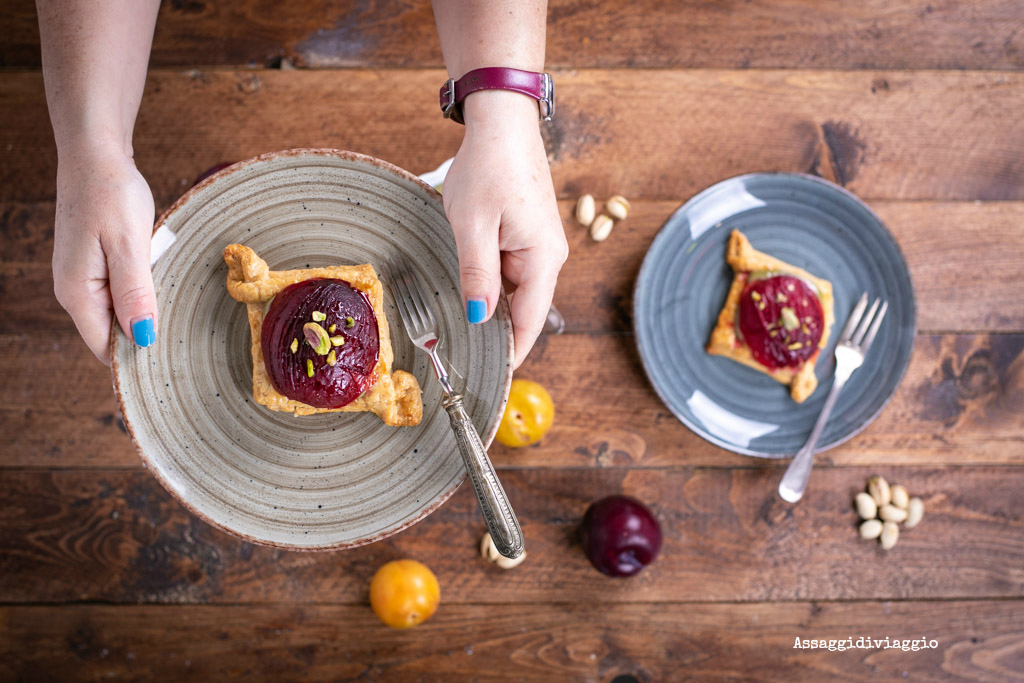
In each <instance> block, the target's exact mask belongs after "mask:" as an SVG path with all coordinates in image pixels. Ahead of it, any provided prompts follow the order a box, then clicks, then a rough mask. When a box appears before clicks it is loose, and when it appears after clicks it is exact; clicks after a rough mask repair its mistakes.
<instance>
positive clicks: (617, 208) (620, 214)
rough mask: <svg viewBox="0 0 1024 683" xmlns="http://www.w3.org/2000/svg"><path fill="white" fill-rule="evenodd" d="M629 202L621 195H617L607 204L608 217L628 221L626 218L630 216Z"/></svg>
mask: <svg viewBox="0 0 1024 683" xmlns="http://www.w3.org/2000/svg"><path fill="white" fill-rule="evenodd" d="M629 209H630V206H629V200H627V199H626V198H625V197H623V196H622V195H621V194H617V195H615V196H614V197H612V198H611V199H609V200H608V201H607V202H605V205H604V210H605V211H607V212H608V215H609V216H611V217H612V218H615V219H617V220H620V221H623V220H626V216H628V215H629Z"/></svg>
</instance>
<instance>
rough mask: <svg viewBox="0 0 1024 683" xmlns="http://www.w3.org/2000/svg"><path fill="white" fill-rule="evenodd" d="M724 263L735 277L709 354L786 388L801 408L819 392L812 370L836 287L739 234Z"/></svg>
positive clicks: (824, 342) (823, 343)
mask: <svg viewBox="0 0 1024 683" xmlns="http://www.w3.org/2000/svg"><path fill="white" fill-rule="evenodd" d="M725 260H726V262H728V264H729V265H730V266H732V269H733V271H734V273H735V275H734V276H733V280H732V286H731V287H730V288H729V295H728V296H727V297H726V299H725V306H723V307H722V312H721V313H719V314H718V322H717V324H716V325H715V329H713V330H712V331H711V340H710V341H709V342H708V345H707V352H708V353H710V354H713V355H716V356H725V357H726V358H731V359H732V360H734V361H736V362H738V363H743V364H744V365H747V366H749V367H751V368H754V369H755V370H759V371H761V372H763V373H765V374H766V375H768V376H769V377H772V378H774V379H776V380H778V381H779V382H781V383H783V384H788V385H789V391H790V396H792V397H793V400H794V401H796V402H797V403H802V402H803V401H804V400H806V399H807V397H808V396H810V395H811V394H812V393H814V390H815V388H817V386H818V378H817V377H815V375H814V364H815V362H816V361H817V360H818V354H820V353H821V350H822V349H824V348H825V346H826V345H827V344H828V335H829V331H830V330H831V328H832V323H833V322H834V316H833V311H832V309H833V302H832V283H831V282H829V281H828V280H823V279H821V278H819V277H815V276H814V275H811V274H810V273H808V272H807V271H806V270H802V269H800V268H797V267H796V266H792V265H790V264H788V263H786V262H785V261H781V260H779V259H777V258H775V257H773V256H769V255H768V254H765V253H762V252H760V251H757V250H756V249H754V248H753V247H752V246H751V245H750V242H749V241H748V240H747V238H746V237H745V236H744V235H743V234H742V233H741V232H739V231H738V230H733V231H732V234H731V235H730V236H729V245H728V247H727V248H726V256H725Z"/></svg>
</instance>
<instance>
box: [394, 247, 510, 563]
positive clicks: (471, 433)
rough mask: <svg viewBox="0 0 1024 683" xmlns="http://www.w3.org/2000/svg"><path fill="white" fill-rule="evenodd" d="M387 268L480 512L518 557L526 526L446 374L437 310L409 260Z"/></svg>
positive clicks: (500, 543)
mask: <svg viewBox="0 0 1024 683" xmlns="http://www.w3.org/2000/svg"><path fill="white" fill-rule="evenodd" d="M388 271H389V272H388V275H389V276H390V280H391V284H392V286H393V287H394V293H395V302H396V303H397V304H398V311H399V313H400V314H401V315H402V322H403V323H404V324H405V331H406V332H407V333H408V334H409V338H410V339H411V340H412V343H413V344H414V345H415V346H416V348H418V349H420V350H422V351H425V352H426V353H427V355H428V356H429V357H430V362H431V363H432V364H433V366H434V374H435V375H437V379H438V381H439V382H440V383H441V389H442V390H443V391H444V399H443V400H442V401H441V405H443V406H444V409H445V410H447V411H448V418H449V419H450V420H451V423H452V431H453V432H455V440H456V441H457V442H458V444H459V453H461V454H462V460H463V462H465V463H466V472H467V473H468V474H469V480H470V481H471V482H472V483H473V490H474V491H476V498H477V500H478V501H479V502H480V511H481V512H482V513H483V515H484V521H485V522H486V523H487V531H488V532H490V534H491V539H492V540H493V541H494V547H495V548H497V549H498V552H499V553H501V554H502V555H504V556H505V557H508V558H516V557H519V556H520V555H522V554H523V548H524V544H523V530H522V529H521V528H520V527H519V520H517V519H516V515H515V513H514V512H513V511H512V506H511V505H510V504H509V502H508V496H506V495H505V490H504V489H503V488H502V487H501V482H499V481H498V475H497V474H496V473H495V471H494V465H492V464H491V460H490V458H488V457H487V449H485V448H484V444H483V441H481V440H480V435H479V434H477V433H476V428H475V427H473V423H472V421H470V419H469V414H468V413H466V409H465V407H464V406H463V404H462V395H461V394H458V393H457V392H456V391H455V389H453V388H452V385H451V382H450V381H449V379H448V372H447V371H446V370H445V369H444V365H442V363H441V359H440V358H439V357H438V355H437V345H438V342H440V337H439V330H438V327H437V321H436V320H435V318H434V312H433V310H432V309H431V308H430V305H429V304H428V303H427V302H426V300H425V299H424V298H423V294H422V291H421V290H422V288H421V287H420V286H419V283H418V282H417V280H416V276H415V275H414V274H413V272H412V270H410V269H409V267H408V265H407V264H405V263H403V262H393V263H392V264H391V265H390V267H389V268H388Z"/></svg>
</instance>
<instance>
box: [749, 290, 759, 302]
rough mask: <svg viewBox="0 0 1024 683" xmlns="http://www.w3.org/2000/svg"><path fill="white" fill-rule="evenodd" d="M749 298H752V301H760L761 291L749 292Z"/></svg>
mask: <svg viewBox="0 0 1024 683" xmlns="http://www.w3.org/2000/svg"><path fill="white" fill-rule="evenodd" d="M750 298H751V299H753V300H754V301H760V300H761V293H760V292H751V293H750Z"/></svg>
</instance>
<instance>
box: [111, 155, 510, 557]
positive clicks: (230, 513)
mask: <svg viewBox="0 0 1024 683" xmlns="http://www.w3.org/2000/svg"><path fill="white" fill-rule="evenodd" d="M232 242H239V243H242V244H245V245H247V246H249V247H252V248H253V249H254V250H255V251H256V252H257V253H258V254H259V255H260V256H261V257H262V258H263V259H264V260H266V261H267V263H268V265H269V266H270V267H271V268H272V269H275V270H284V269H290V268H307V267H318V266H328V265H334V264H359V263H370V264H373V265H375V266H377V268H378V272H379V271H381V270H382V264H384V263H385V262H387V261H388V260H390V259H393V258H394V257H396V256H398V255H402V256H404V257H405V258H406V259H407V260H408V261H409V262H410V263H411V264H412V267H413V269H414V270H415V271H416V274H417V275H418V276H419V278H420V279H421V281H423V282H424V283H426V284H427V286H428V288H429V290H430V297H431V300H432V301H433V302H434V303H435V312H436V313H437V317H438V321H439V324H440V327H441V330H442V338H443V340H444V341H443V351H444V353H445V355H446V356H447V357H448V360H449V365H450V368H451V369H452V371H453V379H454V380H455V382H456V388H464V394H465V398H466V409H467V410H468V411H469V414H470V416H471V417H472V419H473V423H474V424H475V425H476V427H477V429H478V430H479V432H480V434H481V436H482V437H483V440H484V442H485V443H490V441H491V439H492V438H493V437H494V433H495V432H496V431H497V426H498V422H499V420H500V418H501V414H502V411H503V410H504V405H505V400H506V398H507V396H508V390H509V383H510V382H511V377H512V373H511V358H512V331H511V324H510V322H509V316H508V310H507V303H506V302H505V300H504V297H502V301H501V304H500V305H499V309H498V311H497V314H496V315H495V317H494V318H493V319H492V320H490V321H488V322H487V323H485V324H483V325H474V326H470V325H468V324H467V323H466V319H465V315H464V313H463V311H462V298H461V295H460V293H459V276H458V259H457V254H456V248H455V241H454V238H453V236H452V232H451V227H450V226H449V224H448V221H447V219H446V218H445V213H444V209H443V207H442V205H441V198H440V195H438V194H437V192H435V191H434V190H433V189H432V188H430V187H429V186H427V185H426V184H424V183H423V182H421V181H419V180H418V179H416V178H415V177H414V176H413V175H411V174H409V173H407V172H405V171H403V170H401V169H399V168H396V167H395V166H392V165H390V164H388V163H385V162H383V161H380V160H378V159H373V158H371V157H366V156H362V155H359V154H353V153H349V152H339V151H333V150H291V151H287V152H279V153H274V154H268V155H264V156H261V157H257V158H255V159H251V160H249V161H244V162H240V163H237V164H235V165H233V166H231V167H229V168H227V169H224V170H223V171H220V172H219V173H217V174H216V175H214V176H211V177H210V178H208V179H207V180H204V181H203V182H202V183H200V184H199V185H197V186H196V187H195V188H193V189H192V190H190V191H189V192H188V193H187V194H185V195H184V196H183V197H182V198H181V199H180V200H179V201H178V202H177V203H176V204H175V205H174V206H172V207H171V208H170V209H169V210H168V211H167V213H165V214H164V215H163V216H162V217H161V218H160V220H159V221H158V222H157V231H156V233H155V235H154V245H153V249H154V254H157V253H160V255H159V258H156V259H155V264H154V267H153V277H154V280H155V283H156V287H157V300H158V303H159V307H160V320H159V336H158V339H157V343H156V345H155V346H153V347H151V348H149V349H138V348H136V347H135V345H134V344H132V343H131V342H130V341H129V340H128V339H127V338H126V337H125V336H124V335H123V334H122V333H121V332H118V333H117V335H116V337H115V340H114V342H113V357H114V389H115V392H116V393H117V395H118V400H119V401H120V405H121V411H122V413H123V416H124V422H125V424H126V425H127V427H128V430H129V433H130V434H131V435H132V439H133V441H134V442H135V445H136V448H137V449H138V451H139V454H140V455H141V456H142V460H143V462H144V463H145V464H146V466H147V467H148V468H149V469H150V470H151V471H152V472H153V474H154V475H155V476H156V477H157V479H159V480H160V482H161V483H162V484H163V485H164V486H165V487H166V488H167V489H168V490H169V491H170V492H171V493H172V494H174V495H175V496H176V497H177V498H178V499H179V500H180V501H181V502H182V503H183V504H184V505H185V506H186V507H187V508H188V509H189V510H191V511H192V512H194V513H195V514H196V515H198V516H200V517H202V518H203V519H205V520H206V521H208V522H210V523H211V524H213V525H215V526H217V527H220V528H222V529H224V530H227V531H230V532H232V533H235V534H237V535H239V536H241V537H242V538H245V539H247V540H250V541H254V542H257V543H263V544H267V545H274V546H279V547H285V548H294V549H304V550H324V549H339V548H350V547H354V546H358V545H362V544H365V543H370V542H372V541H376V540H379V539H381V538H384V537H386V536H388V535H390V534H393V533H395V532H397V531H400V530H402V529H404V528H406V527H408V526H410V525H411V524H414V523H415V522H417V521H419V520H421V519H423V518H424V517H425V516H426V515H428V514H429V513H430V512H431V511H432V510H434V509H435V508H437V507H438V506H439V505H441V504H442V503H443V502H444V501H445V500H446V499H447V498H448V497H449V496H451V495H452V494H453V493H454V492H455V490H456V489H457V488H458V487H459V485H460V484H461V483H462V481H463V479H464V478H465V476H466V475H465V469H464V467H463V464H462V459H461V458H460V456H459V452H458V448H457V446H456V443H455V439H454V437H453V435H452V432H451V429H450V428H449V423H448V416H447V413H445V411H444V409H443V408H442V407H441V405H440V399H441V391H440V388H439V386H438V384H437V381H436V379H434V377H433V375H432V372H431V371H430V369H429V363H428V362H427V359H426V356H425V355H423V354H421V353H419V352H417V351H416V350H415V348H414V347H413V346H412V344H411V343H410V341H409V338H408V336H406V334H405V332H404V329H403V327H402V323H401V319H400V317H399V315H398V312H397V310H396V309H395V307H394V300H393V297H392V294H391V291H390V289H389V287H388V286H387V282H386V280H384V292H385V294H384V299H385V310H386V313H387V316H388V321H389V322H390V324H391V336H392V338H391V341H392V344H393V346H394V352H395V360H394V367H395V368H399V369H404V370H408V371H409V372H412V373H413V374H414V375H415V376H416V378H417V379H418V380H419V382H420V386H421V387H422V388H423V421H422V423H421V424H420V425H419V426H418V427H388V426H386V425H384V424H383V423H382V422H381V421H380V419H379V418H377V417H376V416H375V415H372V414H369V413H332V414H322V415H312V416H307V417H295V416H293V415H291V414H288V413H278V412H273V411H270V410H268V409H266V408H264V407H263V406H260V405H258V404H256V403H255V402H254V401H253V398H252V363H251V359H250V355H249V330H248V323H247V320H246V312H245V306H244V305H243V304H240V303H238V302H236V301H235V300H234V299H232V298H231V297H230V296H228V293H227V290H226V289H225V278H226V275H227V268H226V266H225V265H224V261H223V259H222V256H221V251H222V250H223V249H224V247H225V246H226V245H228V244H230V243H232ZM382 279H383V274H382Z"/></svg>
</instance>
